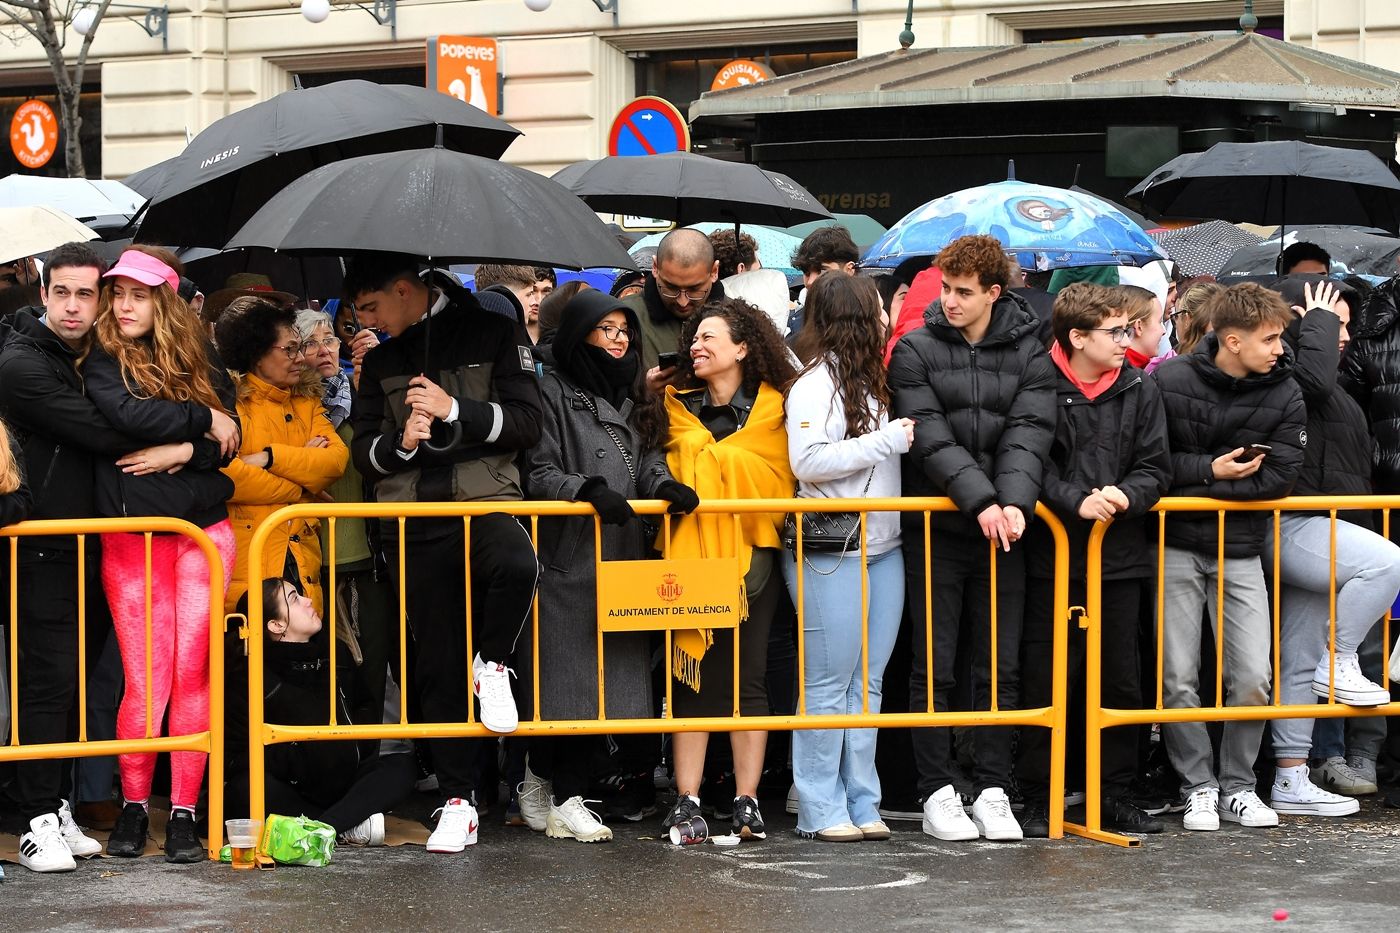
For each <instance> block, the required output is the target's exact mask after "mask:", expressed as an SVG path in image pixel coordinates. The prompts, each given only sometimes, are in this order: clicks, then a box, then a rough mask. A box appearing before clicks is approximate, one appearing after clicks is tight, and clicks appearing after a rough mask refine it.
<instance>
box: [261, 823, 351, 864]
mask: <svg viewBox="0 0 1400 933" xmlns="http://www.w3.org/2000/svg"><path fill="white" fill-rule="evenodd" d="M258 851H259V852H261V853H262V854H264V855H268V856H271V857H272V860H273V861H274V862H277V863H278V864H279V865H315V866H321V865H329V864H330V863H331V853H332V852H334V851H335V829H334V828H333V827H331V826H329V825H327V824H325V823H321V822H318V821H316V820H313V819H311V818H310V817H306V816H278V815H277V814H275V813H270V814H268V817H267V820H266V821H265V822H264V825H263V837H262V845H260V846H259V847H258Z"/></svg>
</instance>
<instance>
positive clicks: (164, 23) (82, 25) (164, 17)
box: [73, 3, 170, 52]
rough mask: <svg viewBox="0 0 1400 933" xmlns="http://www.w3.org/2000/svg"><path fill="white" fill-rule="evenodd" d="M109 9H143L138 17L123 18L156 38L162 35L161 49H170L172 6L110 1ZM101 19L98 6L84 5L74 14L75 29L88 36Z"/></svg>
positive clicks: (79, 33) (81, 34)
mask: <svg viewBox="0 0 1400 933" xmlns="http://www.w3.org/2000/svg"><path fill="white" fill-rule="evenodd" d="M107 9H109V10H141V11H143V13H144V15H143V16H142V17H141V18H140V19H137V18H136V17H135V16H123V17H122V19H129V20H131V21H132V22H134V23H136V24H137V25H139V26H140V27H141V28H142V29H144V30H146V35H148V36H150V37H151V38H152V39H154V38H155V37H156V36H160V42H161V49H162V50H163V51H166V52H169V51H170V7H169V6H147V5H145V4H141V3H109V4H107ZM98 24H99V20H98V18H97V8H96V7H93V6H83V7H80V8H79V9H78V12H76V13H74V14H73V31H74V32H76V33H77V34H78V35H80V36H86V35H88V34H89V33H91V32H92V31H93V30H94V29H96V28H97V26H98Z"/></svg>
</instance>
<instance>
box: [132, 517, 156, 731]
mask: <svg viewBox="0 0 1400 933" xmlns="http://www.w3.org/2000/svg"><path fill="white" fill-rule="evenodd" d="M145 540H146V738H148V739H149V738H150V737H151V729H152V726H151V719H152V717H153V715H154V714H153V713H152V711H151V704H152V702H153V701H152V697H151V694H152V693H154V692H155V691H154V689H153V687H154V686H155V685H154V684H153V683H152V681H151V655H152V654H153V652H154V651H155V647H154V644H153V642H152V639H153V637H154V636H153V634H152V628H153V620H152V618H151V533H150V532H149V531H148V532H146V534H145ZM127 686H128V687H129V686H130V684H128V685H127Z"/></svg>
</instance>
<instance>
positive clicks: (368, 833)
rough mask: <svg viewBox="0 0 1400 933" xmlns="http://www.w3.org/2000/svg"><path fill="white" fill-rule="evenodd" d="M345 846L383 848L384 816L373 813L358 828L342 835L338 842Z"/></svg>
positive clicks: (353, 828) (353, 827)
mask: <svg viewBox="0 0 1400 933" xmlns="http://www.w3.org/2000/svg"><path fill="white" fill-rule="evenodd" d="M336 841H337V842H339V843H340V844H341V845H343V846H382V845H383V844H384V814H382V813H371V814H370V815H369V817H368V818H367V819H366V820H365V821H364V822H363V823H360V824H358V825H356V826H352V827H351V828H350V829H347V830H346V831H345V832H343V833H341V834H340V838H339V839H338V840H336Z"/></svg>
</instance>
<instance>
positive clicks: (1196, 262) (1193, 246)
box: [1148, 220, 1278, 275]
mask: <svg viewBox="0 0 1400 933" xmlns="http://www.w3.org/2000/svg"><path fill="white" fill-rule="evenodd" d="M1148 236H1150V237H1152V239H1154V240H1156V241H1157V245H1158V246H1160V247H1162V249H1164V250H1166V252H1167V256H1168V258H1170V259H1171V261H1172V262H1174V263H1176V265H1177V268H1178V269H1180V270H1181V271H1182V273H1183V274H1185V275H1216V274H1217V273H1219V272H1220V269H1221V267H1222V266H1224V265H1225V261H1226V260H1227V259H1229V258H1230V257H1231V256H1233V255H1234V254H1235V251H1236V250H1239V249H1243V248H1244V247H1247V246H1249V247H1252V246H1254V245H1255V244H1257V243H1259V242H1260V241H1262V240H1263V237H1261V236H1258V235H1257V234H1253V233H1250V232H1249V231H1248V230H1241V229H1240V228H1239V227H1236V226H1235V225H1234V224H1232V223H1228V222H1226V221H1224V220H1207V221H1206V222H1205V223H1200V224H1193V225H1191V226H1189V227H1182V228H1180V229H1178V230H1162V231H1158V232H1153V233H1149V234H1148ZM1274 256H1275V258H1277V256H1278V250H1275V251H1274ZM1270 268H1273V267H1272V265H1271V266H1270Z"/></svg>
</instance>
